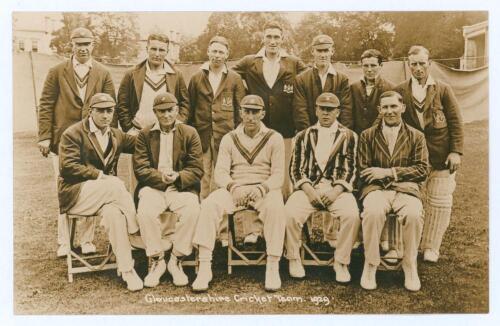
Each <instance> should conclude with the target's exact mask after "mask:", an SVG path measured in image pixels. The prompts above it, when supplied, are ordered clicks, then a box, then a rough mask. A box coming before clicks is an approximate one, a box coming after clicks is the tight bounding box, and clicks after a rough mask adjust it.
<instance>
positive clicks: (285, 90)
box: [283, 84, 293, 94]
mask: <svg viewBox="0 0 500 326" xmlns="http://www.w3.org/2000/svg"><path fill="white" fill-rule="evenodd" d="M283 93H287V94H293V84H284V85H283Z"/></svg>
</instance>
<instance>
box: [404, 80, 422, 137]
mask: <svg viewBox="0 0 500 326" xmlns="http://www.w3.org/2000/svg"><path fill="white" fill-rule="evenodd" d="M403 102H404V103H407V106H406V111H405V113H404V115H405V116H406V117H407V118H408V120H410V121H408V122H410V124H411V125H413V126H416V128H417V129H419V130H421V131H422V130H423V129H422V127H421V126H420V121H419V120H418V117H417V113H416V112H415V110H416V109H415V107H414V105H413V94H412V92H411V79H408V81H407V82H406V83H405V85H404V94H403Z"/></svg>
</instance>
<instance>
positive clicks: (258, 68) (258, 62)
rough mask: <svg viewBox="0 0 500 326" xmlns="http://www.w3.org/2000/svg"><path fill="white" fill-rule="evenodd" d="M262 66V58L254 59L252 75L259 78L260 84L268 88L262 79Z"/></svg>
mask: <svg viewBox="0 0 500 326" xmlns="http://www.w3.org/2000/svg"><path fill="white" fill-rule="evenodd" d="M263 65H264V59H262V58H260V57H259V58H256V59H255V61H254V64H253V66H254V69H253V70H254V73H255V75H257V76H258V78H260V80H261V82H262V84H263V85H266V86H267V88H269V85H267V82H266V79H265V78H264V70H263V68H262V67H263Z"/></svg>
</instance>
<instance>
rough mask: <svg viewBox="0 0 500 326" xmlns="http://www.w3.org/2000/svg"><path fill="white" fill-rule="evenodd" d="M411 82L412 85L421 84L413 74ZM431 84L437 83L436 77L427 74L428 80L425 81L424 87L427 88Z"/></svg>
mask: <svg viewBox="0 0 500 326" xmlns="http://www.w3.org/2000/svg"><path fill="white" fill-rule="evenodd" d="M411 83H412V85H418V86H420V84H419V83H418V80H417V79H416V78H415V77H413V76H411ZM430 85H436V82H435V81H434V78H432V76H431V75H429V76H427V81H426V82H425V85H424V86H423V87H422V88H426V87H427V86H430Z"/></svg>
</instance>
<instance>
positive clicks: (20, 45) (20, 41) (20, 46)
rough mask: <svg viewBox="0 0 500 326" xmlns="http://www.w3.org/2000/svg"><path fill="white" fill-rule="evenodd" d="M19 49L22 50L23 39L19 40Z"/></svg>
mask: <svg viewBox="0 0 500 326" xmlns="http://www.w3.org/2000/svg"><path fill="white" fill-rule="evenodd" d="M19 51H24V40H19Z"/></svg>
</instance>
